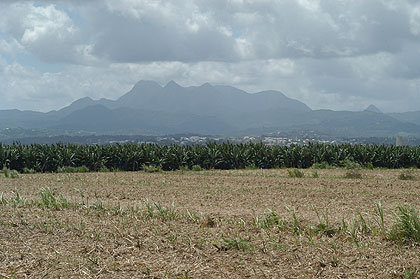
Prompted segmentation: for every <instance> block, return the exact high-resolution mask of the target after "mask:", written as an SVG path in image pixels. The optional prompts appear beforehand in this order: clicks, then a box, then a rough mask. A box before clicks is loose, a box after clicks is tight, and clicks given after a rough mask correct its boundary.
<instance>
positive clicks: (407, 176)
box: [398, 170, 416, 180]
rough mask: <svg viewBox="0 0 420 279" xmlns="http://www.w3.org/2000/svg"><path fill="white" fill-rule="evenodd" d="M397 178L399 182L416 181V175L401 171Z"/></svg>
mask: <svg viewBox="0 0 420 279" xmlns="http://www.w3.org/2000/svg"><path fill="white" fill-rule="evenodd" d="M398 178H399V179H401V180H416V175H415V173H414V171H412V170H408V171H403V172H402V173H400V175H399V176H398Z"/></svg>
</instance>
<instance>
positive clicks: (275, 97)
mask: <svg viewBox="0 0 420 279" xmlns="http://www.w3.org/2000/svg"><path fill="white" fill-rule="evenodd" d="M7 128H9V129H10V128H22V129H31V130H34V129H35V130H36V129H39V130H42V131H49V132H52V133H54V134H60V133H62V134H69V133H70V134H71V133H81V134H83V133H93V134H108V135H112V134H114V135H115V134H125V135H135V134H142V135H164V134H176V133H178V134H179V133H196V134H206V135H221V136H237V135H261V134H270V133H278V132H282V131H310V132H313V133H316V134H319V135H327V136H337V137H390V136H395V135H401V134H403V135H414V136H420V111H417V112H406V113H389V114H385V113H382V112H381V111H380V110H379V109H378V108H376V107H375V106H373V105H371V106H369V107H368V108H367V109H365V110H363V111H333V110H312V109H311V108H309V107H308V106H307V105H306V104H304V103H302V102H300V101H297V100H294V99H291V98H288V97H287V96H285V95H284V94H283V93H281V92H279V91H262V92H258V93H253V94H250V93H247V92H245V91H243V90H240V89H237V88H235V87H231V86H213V85H211V84H209V83H205V84H203V85H201V86H190V87H182V86H180V85H178V84H177V83H175V82H174V81H171V82H169V83H168V84H166V85H165V86H160V85H159V84H158V83H156V82H153V81H139V82H138V83H136V84H135V86H134V87H133V88H132V89H131V90H130V91H129V92H128V93H126V94H124V95H123V96H121V97H120V98H118V99H116V100H109V99H100V100H93V99H91V98H89V97H86V98H82V99H79V100H76V101H74V102H73V103H72V104H70V105H69V106H67V107H64V108H62V109H60V110H54V111H50V112H47V113H42V112H36V111H20V110H0V129H7Z"/></svg>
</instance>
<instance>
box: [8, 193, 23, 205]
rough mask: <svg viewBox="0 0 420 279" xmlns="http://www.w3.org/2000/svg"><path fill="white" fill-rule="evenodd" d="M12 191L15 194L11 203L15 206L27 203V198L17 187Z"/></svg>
mask: <svg viewBox="0 0 420 279" xmlns="http://www.w3.org/2000/svg"><path fill="white" fill-rule="evenodd" d="M12 193H13V194H14V196H13V198H12V200H11V203H12V205H13V207H16V206H18V205H24V204H25V199H24V198H23V197H22V196H21V195H20V193H19V191H18V190H17V189H15V190H14V191H12Z"/></svg>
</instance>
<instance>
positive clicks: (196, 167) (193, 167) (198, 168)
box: [191, 165, 203, 171]
mask: <svg viewBox="0 0 420 279" xmlns="http://www.w3.org/2000/svg"><path fill="white" fill-rule="evenodd" d="M191 169H192V170H193V171H202V170H203V169H202V168H201V166H200V165H194V166H192V168H191Z"/></svg>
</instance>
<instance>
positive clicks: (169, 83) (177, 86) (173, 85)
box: [164, 80, 182, 89]
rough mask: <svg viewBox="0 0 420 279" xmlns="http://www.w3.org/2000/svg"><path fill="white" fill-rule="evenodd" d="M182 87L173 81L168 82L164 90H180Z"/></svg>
mask: <svg viewBox="0 0 420 279" xmlns="http://www.w3.org/2000/svg"><path fill="white" fill-rule="evenodd" d="M181 87H182V86H181V85H179V84H178V83H176V82H175V81H173V80H171V81H170V82H168V83H167V84H166V85H165V87H164V88H166V89H177V88H181Z"/></svg>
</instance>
